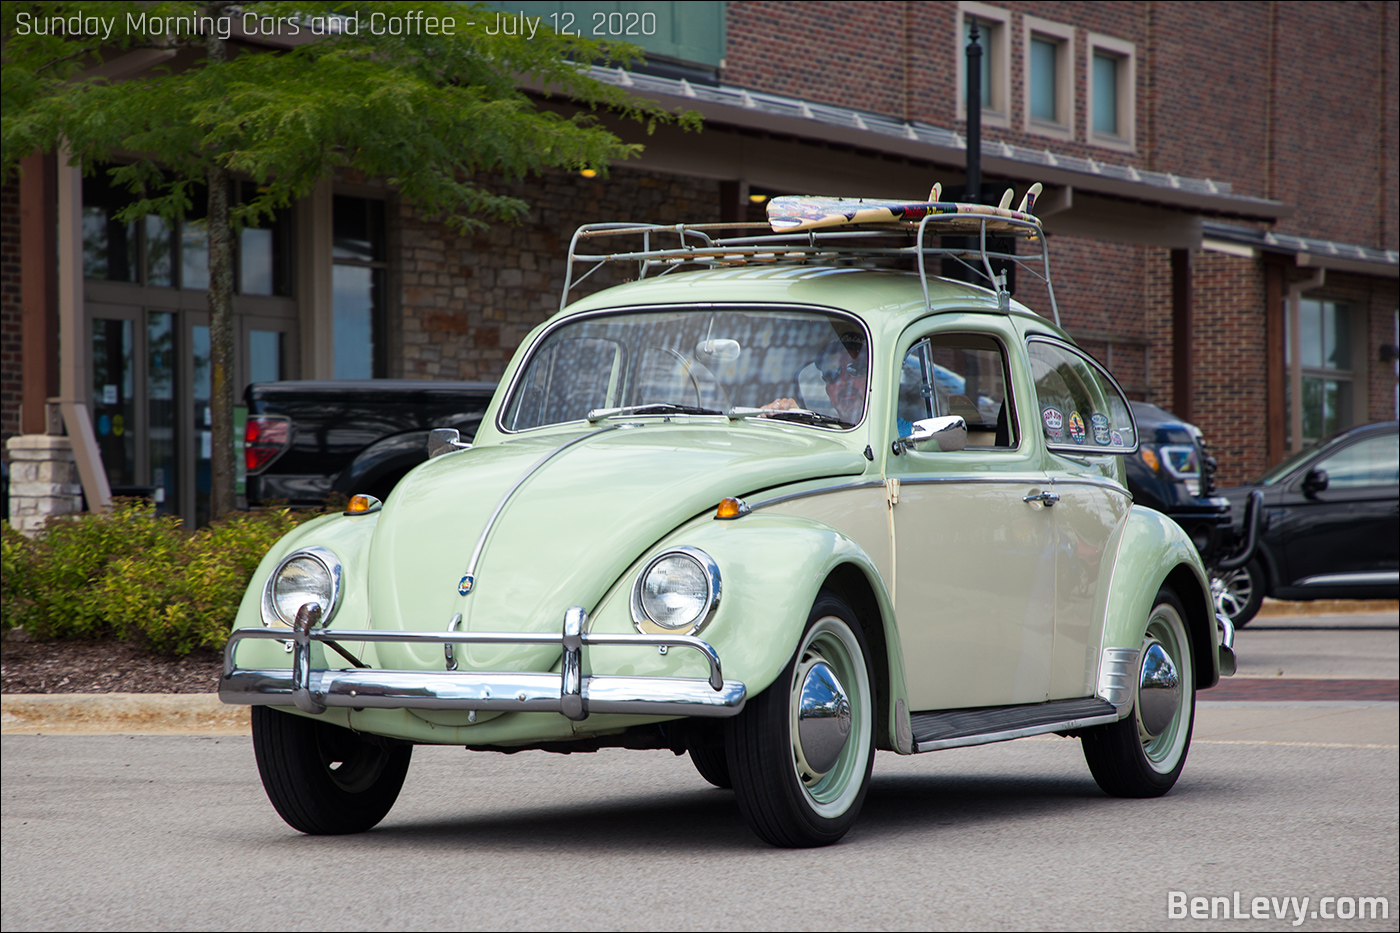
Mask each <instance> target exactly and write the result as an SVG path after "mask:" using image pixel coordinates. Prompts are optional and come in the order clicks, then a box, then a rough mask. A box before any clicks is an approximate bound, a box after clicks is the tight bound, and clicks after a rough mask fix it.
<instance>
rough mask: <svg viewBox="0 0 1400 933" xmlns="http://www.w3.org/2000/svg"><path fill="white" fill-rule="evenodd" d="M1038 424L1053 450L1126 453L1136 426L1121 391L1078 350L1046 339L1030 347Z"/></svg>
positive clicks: (1132, 448)
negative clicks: (1038, 410)
mask: <svg viewBox="0 0 1400 933" xmlns="http://www.w3.org/2000/svg"><path fill="white" fill-rule="evenodd" d="M1029 350H1030V357H1031V374H1032V376H1033V377H1034V378H1035V394H1036V403H1037V407H1038V408H1039V409H1040V412H1039V415H1040V427H1041V431H1042V432H1043V433H1044V435H1045V443H1046V445H1047V446H1049V447H1050V449H1051V450H1061V451H1066V452H1070V453H1078V454H1089V453H1097V454H1105V453H1108V454H1126V453H1132V452H1133V451H1135V450H1137V428H1136V426H1135V424H1134V422H1133V415H1132V411H1131V409H1129V407H1128V400H1127V398H1126V397H1125V396H1124V395H1123V390H1122V389H1120V388H1118V384H1117V383H1116V382H1114V381H1113V377H1112V376H1110V375H1109V374H1108V373H1107V372H1106V371H1105V370H1104V369H1103V368H1102V367H1100V366H1099V365H1098V363H1096V362H1094V361H1093V360H1092V359H1091V358H1090V357H1088V356H1086V355H1085V354H1083V353H1081V352H1080V351H1079V350H1076V349H1074V348H1073V347H1070V346H1068V345H1067V344H1062V343H1059V342H1052V341H1050V340H1045V339H1040V338H1037V339H1033V340H1031V342H1030V345H1029Z"/></svg>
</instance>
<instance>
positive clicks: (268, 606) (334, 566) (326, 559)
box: [262, 547, 342, 628]
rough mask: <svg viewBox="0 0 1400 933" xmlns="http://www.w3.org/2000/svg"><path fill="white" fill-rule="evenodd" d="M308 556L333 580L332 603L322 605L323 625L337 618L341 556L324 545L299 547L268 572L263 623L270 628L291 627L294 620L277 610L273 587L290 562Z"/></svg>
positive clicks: (340, 583)
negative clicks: (337, 555) (283, 615)
mask: <svg viewBox="0 0 1400 933" xmlns="http://www.w3.org/2000/svg"><path fill="white" fill-rule="evenodd" d="M306 558H309V559H311V560H313V561H315V562H316V563H318V564H320V565H321V567H322V569H324V570H325V571H326V574H327V576H329V577H330V581H331V598H330V605H329V606H322V607H321V627H322V628H325V627H326V626H328V625H330V623H331V619H333V618H335V613H336V610H337V609H339V608H340V591H341V586H342V581H341V564H340V558H338V557H336V556H335V554H334V553H333V552H331V551H330V550H328V549H326V548H323V547H307V548H299V549H298V550H295V551H293V552H292V553H290V554H288V555H287V556H286V557H284V558H282V560H281V561H280V562H278V564H277V566H276V568H274V569H273V571H272V573H270V574H268V577H267V581H266V582H265V583H264V584H263V593H262V624H263V625H265V626H267V627H268V628H271V627H273V626H274V625H285V626H287V627H288V628H290V627H291V624H292V620H291V619H284V618H282V614H281V613H279V612H278V611H277V600H276V598H275V597H274V595H273V588H274V587H275V586H276V585H277V578H278V577H279V576H281V575H282V571H283V570H285V569H286V567H287V565H288V564H290V563H291V562H292V561H294V560H298V559H306Z"/></svg>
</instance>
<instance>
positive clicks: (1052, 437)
mask: <svg viewBox="0 0 1400 933" xmlns="http://www.w3.org/2000/svg"><path fill="white" fill-rule="evenodd" d="M1027 351H1028V353H1029V355H1030V360H1031V374H1032V377H1033V378H1034V380H1035V391H1036V410H1037V412H1038V414H1039V422H1040V429H1041V431H1042V433H1043V436H1044V438H1045V447H1046V450H1047V455H1046V472H1047V473H1048V474H1049V477H1050V482H1051V490H1052V492H1053V494H1054V495H1055V496H1056V497H1057V499H1056V501H1055V505H1054V513H1055V532H1054V533H1055V548H1054V549H1055V646H1054V660H1053V662H1052V673H1051V682H1050V699H1052V700H1059V699H1067V698H1070V697H1082V696H1088V695H1090V694H1092V693H1093V692H1094V678H1095V676H1096V674H1097V670H1098V651H1099V634H1100V632H1101V631H1102V629H1103V618H1104V612H1105V611H1106V605H1107V598H1108V581H1109V578H1110V576H1111V573H1112V568H1113V557H1114V555H1115V553H1116V552H1117V549H1118V540H1119V536H1120V535H1121V534H1122V533H1123V528H1124V527H1125V525H1126V523H1127V518H1128V510H1129V508H1130V507H1131V506H1132V496H1131V494H1130V493H1129V492H1128V490H1127V488H1126V487H1125V486H1124V485H1123V484H1122V483H1121V482H1120V481H1119V480H1120V476H1121V467H1120V464H1119V462H1118V458H1119V457H1122V456H1123V455H1126V454H1129V453H1131V452H1132V451H1133V450H1135V449H1136V448H1137V440H1136V428H1135V426H1134V423H1133V420H1132V415H1131V411H1130V409H1129V407H1128V401H1127V399H1126V398H1125V397H1124V395H1123V393H1122V391H1121V390H1120V389H1119V388H1118V386H1117V384H1116V383H1115V382H1114V381H1113V379H1112V377H1111V376H1109V375H1108V373H1107V372H1106V371H1104V370H1103V369H1102V368H1100V367H1099V366H1098V364H1096V363H1095V362H1093V360H1092V359H1091V358H1090V357H1088V356H1087V355H1085V354H1084V353H1082V352H1081V351H1079V350H1078V349H1077V348H1075V347H1072V346H1070V345H1069V344H1066V343H1063V342H1061V341H1058V340H1052V339H1048V338H1044V337H1032V338H1031V339H1030V340H1029V341H1028V343H1027Z"/></svg>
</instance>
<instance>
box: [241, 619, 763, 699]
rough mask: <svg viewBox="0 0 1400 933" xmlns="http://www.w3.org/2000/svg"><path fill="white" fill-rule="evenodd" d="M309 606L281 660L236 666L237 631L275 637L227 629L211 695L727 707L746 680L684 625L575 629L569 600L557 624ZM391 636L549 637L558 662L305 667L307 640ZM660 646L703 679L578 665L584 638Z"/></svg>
mask: <svg viewBox="0 0 1400 933" xmlns="http://www.w3.org/2000/svg"><path fill="white" fill-rule="evenodd" d="M318 616H319V607H318V606H316V604H314V603H308V604H306V605H305V606H303V607H302V611H301V612H299V613H297V622H298V624H297V626H296V627H295V628H294V629H293V632H292V636H293V657H292V666H291V668H290V669H287V668H277V669H271V670H257V669H240V668H239V667H238V666H237V665H236V663H235V661H234V656H235V652H236V650H237V647H238V644H239V643H240V642H242V641H244V640H247V639H254V640H259V639H274V640H278V641H281V640H285V639H286V635H285V634H284V633H281V632H276V631H273V630H270V629H262V628H243V629H238V630H237V631H235V632H234V633H233V634H232V635H231V636H230V638H229V641H228V644H227V645H226V646H225V647H224V671H223V676H222V677H221V678H220V680H219V698H220V699H221V700H223V702H225V703H236V704H251V705H261V706H286V705H289V704H290V705H295V706H296V707H297V708H298V709H300V710H302V711H304V712H307V713H321V712H324V711H325V710H326V709H327V708H328V707H332V706H337V707H353V708H372V709H430V710H431V709H437V710H457V709H464V710H495V711H511V710H514V711H517V712H552V713H562V714H564V715H565V716H568V717H569V718H570V719H573V720H575V721H579V720H583V719H586V718H587V717H588V715H589V714H590V713H629V714H643V715H665V716H734V715H737V714H738V713H739V712H740V711H741V710H742V709H743V708H744V703H745V700H746V698H747V688H746V687H745V685H744V684H743V683H742V682H739V681H733V680H725V679H724V677H723V673H722V670H721V668H720V660H719V655H718V653H717V652H716V651H715V649H714V648H712V647H711V646H710V645H709V644H707V643H706V642H704V641H701V640H700V639H698V638H694V637H692V636H689V635H632V634H616V635H610V634H595V633H591V632H587V631H584V629H585V627H586V625H587V620H588V616H587V613H585V612H584V611H583V609H582V608H581V607H578V606H575V607H573V608H571V609H570V610H569V611H568V612H566V613H565V615H564V626H563V631H562V633H561V634H557V635H556V634H548V633H543V632H455V631H448V632H396V631H381V630H370V629H343V630H332V629H324V628H316V627H315V625H316V622H317V618H318ZM332 641H335V642H341V641H351V642H369V641H372V642H398V643H407V644H419V645H424V644H429V645H443V646H444V647H446V646H449V645H460V644H477V645H484V644H490V645H553V646H558V647H559V648H560V649H561V650H562V652H563V663H562V670H561V672H560V673H557V674H556V673H553V672H538V673H537V672H492V671H469V672H463V671H452V670H444V671H390V670H372V669H369V668H357V669H354V670H331V669H322V668H319V667H318V668H313V667H312V661H313V649H314V650H315V651H316V652H319V651H320V645H321V643H324V642H332ZM596 645H609V646H663V645H664V646H666V647H675V648H691V649H693V650H695V651H699V652H700V653H701V654H702V655H704V656H705V660H706V662H707V663H708V664H709V668H710V675H709V677H708V679H700V680H696V679H688V678H680V677H627V676H612V675H585V674H583V673H582V671H583V666H582V652H583V649H584V648H586V647H589V646H596Z"/></svg>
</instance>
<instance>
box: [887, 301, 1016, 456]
mask: <svg viewBox="0 0 1400 933" xmlns="http://www.w3.org/2000/svg"><path fill="white" fill-rule="evenodd" d="M950 337H952V338H959V337H962V338H967V337H972V338H978V339H985V340H988V341H990V342H991V343H993V344H995V345H996V349H997V352H999V353H1000V354H1001V382H1002V388H1003V390H1004V395H1003V398H1002V400H1001V404H1002V407H1003V408H1004V409H1006V417H1007V422H1006V423H1007V430H1008V432H1009V433H1010V435H1011V437H1010V441H1011V443H1010V444H1008V445H1006V446H1004V447H1001V446H997V445H996V444H976V445H974V444H969V445H967V447H965V448H963V449H964V450H972V451H976V452H981V453H985V452H995V453H1019V452H1022V451H1024V450H1025V435H1024V433H1023V432H1022V431H1021V424H1020V417H1019V414H1018V411H1019V409H1018V408H1017V405H1016V387H1015V379H1014V378H1013V375H1012V367H1011V350H1010V348H1009V347H1008V346H1007V344H1006V341H1004V340H1003V339H1002V338H1001V337H1000V336H999V335H997V334H995V333H992V332H989V331H982V330H973V329H968V330H961V329H953V330H943V329H939V330H931V331H927V332H925V333H923V334H921V335H919V336H917V337H915V338H914V339H913V340H912V341H911V342H910V343H909V346H907V347H905V348H904V351H903V352H902V353H901V354H900V355H899V357H898V359H899V361H900V372H902V369H903V365H904V360H905V359H907V358H908V356H909V354H911V353H913V352H915V351H916V350H918V349H919V348H920V347H922V346H928V347H929V349H934V348H935V347H936V346H938V345H939V341H940V340H946V339H947V338H950ZM942 348H943V349H965V350H966V349H971V350H978V349H981V350H982V352H990V350H988V349H987V348H975V347H972V348H969V347H962V348H958V347H950V346H948V345H947V344H946V343H945V344H943V345H942ZM928 361H929V362H930V363H931V364H932V363H933V360H932V355H931V354H930V356H929V359H928ZM900 372H896V374H895V403H894V404H893V405H892V406H891V411H892V413H893V414H894V417H895V422H894V424H895V429H894V432H893V433H894V435H895V436H896V437H898V436H899V430H898V427H897V425H898V418H899V398H898V397H899V390H900V380H899V376H900ZM935 397H936V392H935ZM932 407H933V408H934V409H935V413H934V414H933V415H932V416H931V417H935V418H937V417H941V415H939V413H938V412H937V411H936V409H937V407H938V406H936V405H934V406H932ZM906 452H907V453H923V451H906ZM949 453H953V454H956V453H958V452H957V451H951V452H949Z"/></svg>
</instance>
